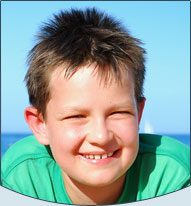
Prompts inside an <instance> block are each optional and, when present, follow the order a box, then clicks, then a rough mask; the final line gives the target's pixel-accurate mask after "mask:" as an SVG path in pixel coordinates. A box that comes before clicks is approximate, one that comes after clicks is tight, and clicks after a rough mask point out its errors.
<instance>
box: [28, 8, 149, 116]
mask: <svg viewBox="0 0 191 206" xmlns="http://www.w3.org/2000/svg"><path fill="white" fill-rule="evenodd" d="M140 44H142V43H141V41H140V40H138V39H136V38H133V37H131V36H130V34H129V32H128V31H127V30H126V29H124V28H123V27H122V25H121V24H120V23H119V22H118V21H116V20H115V19H114V18H113V17H111V16H108V15H106V14H105V13H102V12H99V11H98V10H96V9H95V8H93V9H89V8H88V9H86V10H78V9H71V10H70V11H64V12H63V11H61V12H60V13H59V14H58V15H54V18H52V19H51V20H49V21H48V22H47V23H44V24H43V26H42V27H41V29H40V32H39V34H38V35H37V43H36V45H35V46H34V47H33V49H32V50H31V51H30V52H29V55H28V65H29V69H28V72H27V74H26V76H25V81H26V85H27V89H28V93H29V101H30V103H31V104H32V105H33V106H34V107H36V108H37V109H38V111H39V113H42V115H43V116H45V112H46V104H47V102H48V100H49V98H50V88H49V83H50V76H51V74H52V72H53V71H54V70H55V69H56V68H57V67H58V66H61V65H67V67H66V68H65V76H66V78H67V77H69V76H71V75H73V74H74V73H75V72H76V71H77V69H78V68H79V67H80V66H82V65H84V64H88V63H96V65H97V66H98V67H97V66H96V68H98V69H99V72H100V73H101V76H108V75H109V76H110V75H111V74H112V75H113V76H114V77H115V79H117V80H120V69H121V66H123V67H124V69H126V70H127V69H129V70H131V71H132V73H133V77H134V82H135V96H136V100H137V102H141V101H142V97H143V82H144V76H145V65H144V63H145V58H144V54H145V50H144V49H143V48H142V47H140ZM108 65H109V66H110V67H109V68H110V70H109V71H108V69H106V66H108Z"/></svg>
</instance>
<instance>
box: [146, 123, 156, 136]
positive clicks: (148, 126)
mask: <svg viewBox="0 0 191 206" xmlns="http://www.w3.org/2000/svg"><path fill="white" fill-rule="evenodd" d="M144 132H145V133H149V134H153V133H154V129H153V127H152V125H151V123H150V122H149V121H146V122H145V125H144Z"/></svg>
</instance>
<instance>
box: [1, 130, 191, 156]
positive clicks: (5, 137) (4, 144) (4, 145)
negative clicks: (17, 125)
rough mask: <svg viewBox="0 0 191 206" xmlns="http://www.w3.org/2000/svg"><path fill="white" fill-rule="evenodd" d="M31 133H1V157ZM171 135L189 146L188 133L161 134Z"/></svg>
mask: <svg viewBox="0 0 191 206" xmlns="http://www.w3.org/2000/svg"><path fill="white" fill-rule="evenodd" d="M29 135H31V134H5V133H3V134H1V157H3V155H4V154H5V152H6V151H7V149H8V148H9V147H10V146H11V145H13V144H14V143H15V142H17V141H19V140H20V139H22V138H24V137H27V136H29ZM162 135H167V136H169V137H172V138H174V139H176V140H178V141H180V142H182V143H184V144H186V145H187V146H190V134H162Z"/></svg>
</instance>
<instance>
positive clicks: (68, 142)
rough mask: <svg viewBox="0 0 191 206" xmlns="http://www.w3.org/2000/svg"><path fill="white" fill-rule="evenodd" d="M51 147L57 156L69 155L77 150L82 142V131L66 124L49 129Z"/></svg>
mask: <svg viewBox="0 0 191 206" xmlns="http://www.w3.org/2000/svg"><path fill="white" fill-rule="evenodd" d="M49 139H50V147H51V150H52V152H53V154H54V156H55V158H56V157H57V156H59V154H60V156H62V158H63V157H67V155H69V154H71V153H72V154H74V153H76V152H77V150H78V147H79V146H80V143H81V141H82V140H81V139H82V138H81V131H80V129H79V128H74V127H70V126H65V125H61V124H60V125H59V126H58V125H57V127H54V129H51V130H49Z"/></svg>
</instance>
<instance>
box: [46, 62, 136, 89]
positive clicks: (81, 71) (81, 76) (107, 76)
mask: <svg viewBox="0 0 191 206" xmlns="http://www.w3.org/2000/svg"><path fill="white" fill-rule="evenodd" d="M66 68H67V67H66V66H59V67H57V68H56V69H55V71H53V72H52V74H51V75H50V84H49V86H50V88H52V87H54V86H55V84H56V83H57V82H58V81H65V82H69V80H70V79H72V80H73V81H77V82H78V83H83V81H84V80H85V79H86V81H87V79H89V80H90V82H91V81H92V79H94V80H95V81H96V82H97V84H99V86H100V87H103V88H105V87H110V86H111V85H114V84H116V85H118V86H124V85H127V84H128V86H132V87H133V90H134V78H133V73H132V71H131V70H130V69H129V68H128V67H126V68H121V69H119V70H118V73H114V72H113V70H112V69H111V68H110V67H109V66H105V67H104V68H103V67H99V66H98V65H96V64H90V65H84V66H80V67H78V68H77V69H76V70H75V72H73V73H71V74H69V75H68V73H67V72H66V70H67V69H66Z"/></svg>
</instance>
